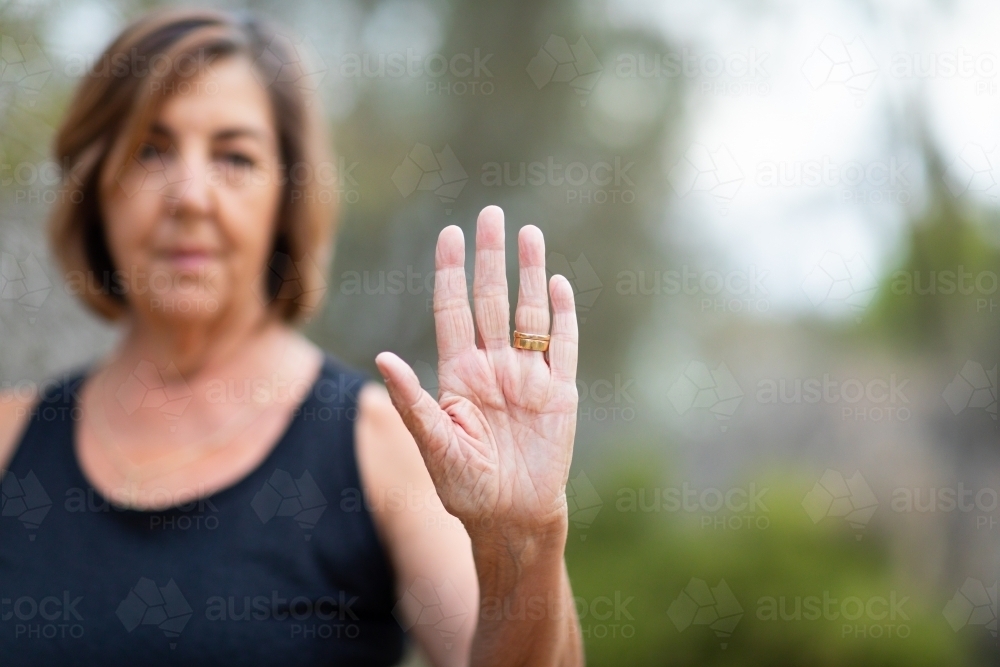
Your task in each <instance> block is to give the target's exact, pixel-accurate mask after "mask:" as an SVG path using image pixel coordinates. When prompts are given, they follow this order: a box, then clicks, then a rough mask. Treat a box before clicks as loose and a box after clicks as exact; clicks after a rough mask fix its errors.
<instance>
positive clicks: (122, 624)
mask: <svg viewBox="0 0 1000 667" xmlns="http://www.w3.org/2000/svg"><path fill="white" fill-rule="evenodd" d="M289 44H290V42H289V41H288V40H287V39H285V38H283V37H282V36H280V35H278V34H276V33H274V32H273V31H272V30H271V29H269V28H267V27H266V26H264V25H262V24H261V23H259V22H257V21H254V20H250V19H243V18H236V17H233V16H230V15H227V14H220V13H215V12H208V11H201V10H183V11H171V12H166V13H157V14H152V15H147V16H144V17H142V18H140V19H139V20H138V21H136V22H135V23H133V24H132V25H131V26H129V27H128V28H126V29H125V31H124V32H123V33H122V34H121V35H120V36H119V37H118V39H116V40H115V42H114V43H113V44H112V45H111V46H110V47H109V48H108V49H107V51H106V52H105V54H104V56H103V57H102V59H101V60H99V61H98V63H97V64H96V65H95V67H94V69H93V71H92V72H90V73H89V74H88V75H87V76H86V77H85V78H84V80H83V82H82V83H81V84H80V88H79V90H78V92H77V95H76V97H75V99H74V100H73V102H72V104H71V107H70V110H69V112H68V114H67V116H66V119H65V121H64V124H63V126H62V128H61V129H60V131H59V134H58V137H57V141H56V152H57V154H58V156H59V159H60V163H61V164H64V165H68V169H67V171H66V174H65V178H64V183H63V193H62V194H63V197H62V200H61V201H62V203H61V204H60V205H59V206H58V207H57V208H56V210H55V211H54V214H53V221H52V222H53V224H52V238H53V243H54V247H55V250H56V253H57V255H58V257H59V259H60V260H61V262H62V263H63V265H64V268H65V269H66V271H67V285H68V287H69V289H71V290H72V291H74V292H75V293H77V294H79V295H80V296H81V298H83V299H84V301H85V302H86V303H87V304H88V305H89V306H91V307H92V308H93V309H94V310H95V311H96V312H98V313H99V314H101V315H103V316H105V317H107V318H109V319H114V320H118V321H121V322H122V323H123V329H124V331H123V333H124V335H123V337H122V339H121V342H120V343H119V344H118V346H117V348H116V349H115V350H114V352H113V353H112V354H111V355H110V356H109V357H108V358H107V359H105V360H103V361H102V362H101V363H99V364H97V365H95V366H94V367H92V368H88V369H85V370H83V371H81V372H79V373H76V374H72V375H70V376H69V377H68V378H66V379H65V380H64V381H61V382H59V383H55V384H52V385H48V386H47V388H46V389H45V390H44V391H42V392H41V395H40V396H38V397H36V398H33V399H32V398H29V397H25V396H21V395H14V396H5V397H3V399H2V400H0V406H2V408H0V409H2V410H3V411H2V412H0V468H7V469H8V470H7V472H6V474H5V476H4V478H3V490H4V500H5V504H4V512H3V514H4V515H5V516H4V517H2V518H0V618H2V619H4V620H5V621H7V620H9V621H10V622H9V623H6V624H5V625H6V626H7V627H6V629H5V630H4V631H5V632H7V634H6V636H5V637H4V639H3V641H0V663H2V664H4V665H19V664H29V663H30V664H40V663H57V662H68V661H70V660H71V661H72V662H74V663H75V664H122V663H124V662H125V661H126V660H134V661H142V663H144V664H203V663H205V664H209V663H210V664H278V663H280V664H282V665H294V664H318V663H320V662H325V663H335V664H357V665H385V664H393V663H395V662H397V661H398V660H399V659H400V656H401V651H402V645H403V628H405V629H408V630H409V631H410V632H411V634H412V636H413V637H415V639H416V640H417V642H418V643H419V644H420V645H421V646H422V648H423V649H424V651H425V652H426V654H427V655H428V656H429V658H430V660H431V661H432V662H433V663H434V664H439V665H464V664H475V665H486V664H489V665H494V664H495V665H502V664H518V665H521V664H539V665H555V664H567V665H571V664H580V663H581V661H582V657H581V648H580V638H579V630H578V623H577V618H576V614H575V611H574V606H573V598H572V594H571V591H570V585H569V580H568V577H567V574H566V568H565V564H564V561H563V547H564V545H565V540H566V531H567V505H566V494H565V485H566V480H567V474H568V470H569V464H570V459H571V455H572V448H573V438H574V431H575V424H576V399H577V396H576V388H575V370H576V354H577V351H576V350H577V333H576V319H575V311H574V304H573V294H572V291H571V289H570V286H569V284H568V282H567V281H566V279H565V278H563V277H558V276H557V277H554V278H553V279H552V280H551V281H550V282H548V283H547V282H546V279H545V267H544V256H545V253H544V245H543V239H542V235H541V232H540V231H539V230H538V229H537V228H535V227H531V226H528V227H523V228H522V229H521V230H520V233H519V234H518V255H519V260H520V291H519V294H518V302H517V309H516V313H515V337H514V338H515V346H516V347H512V345H511V342H510V336H509V306H508V296H507V283H506V277H505V260H504V221H503V213H502V212H501V211H500V209H498V208H496V207H487V208H486V209H484V210H483V211H482V213H481V214H480V216H479V220H478V227H477V232H476V253H475V281H474V290H473V300H474V306H475V317H474V318H473V314H472V313H471V312H470V308H469V301H468V295H467V291H466V281H465V272H464V259H465V250H464V240H463V236H462V232H461V230H460V229H459V228H457V227H454V226H451V227H447V228H445V229H444V230H442V232H441V234H440V237H439V239H438V244H437V253H436V279H435V289H434V315H435V324H436V331H437V343H438V353H439V363H438V379H439V384H440V391H439V397H438V398H437V399H435V398H434V397H432V396H430V395H429V394H428V393H427V392H425V391H424V390H423V389H422V388H421V387H420V385H419V383H418V381H417V378H416V376H415V374H414V373H413V371H412V370H411V369H410V368H409V366H407V365H406V363H405V362H403V361H402V360H401V359H400V358H399V357H397V356H395V355H393V354H391V353H388V352H384V353H382V354H380V355H379V356H378V357H377V359H376V364H377V366H378V368H379V370H380V372H381V373H382V375H383V377H384V380H385V385H386V388H387V389H388V391H386V389H384V388H382V387H381V386H380V385H378V384H375V383H371V382H365V378H364V377H363V376H362V375H360V374H359V373H357V372H355V371H354V370H352V369H349V368H347V367H345V366H343V365H342V364H341V363H339V362H338V361H337V360H336V359H334V358H333V357H330V356H327V355H325V354H324V353H323V352H322V351H321V350H319V349H318V348H317V347H316V346H315V345H313V344H312V343H310V342H309V341H308V340H306V339H305V338H304V337H303V336H301V335H300V334H299V333H297V332H296V331H295V329H294V328H293V325H294V323H295V322H297V321H299V320H300V319H301V318H302V316H303V315H306V314H308V312H309V311H310V310H311V309H312V308H314V307H315V306H316V304H317V302H318V296H321V294H322V290H321V289H320V288H321V285H322V283H321V280H322V276H323V274H324V267H325V263H326V260H327V258H328V256H329V252H328V247H329V241H330V235H331V232H330V220H331V211H329V210H328V209H327V208H326V207H325V206H324V205H323V204H322V202H323V201H327V200H328V199H326V198H324V197H323V194H324V193H323V183H324V179H322V178H320V174H321V173H322V171H323V169H324V167H325V166H328V165H329V164H330V163H329V162H328V161H325V160H324V156H323V151H322V149H321V147H322V146H324V145H325V142H324V140H323V137H322V134H321V132H320V120H319V114H318V113H317V107H316V105H315V102H314V101H313V100H310V99H309V96H308V94H307V93H306V92H304V87H302V86H299V85H298V84H297V82H298V81H299V80H300V77H301V76H302V72H301V70H300V69H298V67H297V63H298V60H297V58H296V57H295V54H294V52H293V51H292V50H291V48H290V47H289ZM549 297H551V303H552V317H551V327H550V310H549ZM474 322H475V324H474ZM519 332H525V333H527V334H534V336H530V335H529V336H527V337H522V336H521V335H520V333H519ZM548 334H551V340H549V336H548ZM477 341H478V345H477ZM11 624H13V625H11Z"/></svg>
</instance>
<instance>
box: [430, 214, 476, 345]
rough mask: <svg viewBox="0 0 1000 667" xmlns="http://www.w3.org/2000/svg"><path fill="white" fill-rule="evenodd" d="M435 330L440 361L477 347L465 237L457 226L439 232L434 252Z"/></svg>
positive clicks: (450, 226)
mask: <svg viewBox="0 0 1000 667" xmlns="http://www.w3.org/2000/svg"><path fill="white" fill-rule="evenodd" d="M434 265H435V273H434V329H435V331H436V332H437V346H438V364H442V363H444V362H445V361H447V360H448V359H450V358H451V357H454V356H455V355H457V354H461V353H462V352H464V351H466V350H470V349H474V348H475V338H474V336H475V327H474V326H473V324H472V311H470V310H469V290H468V288H467V287H466V285H465V236H464V235H463V234H462V230H461V229H459V228H458V227H456V226H455V225H449V226H448V227H445V228H444V229H442V230H441V234H440V235H438V242H437V250H436V251H435V254H434Z"/></svg>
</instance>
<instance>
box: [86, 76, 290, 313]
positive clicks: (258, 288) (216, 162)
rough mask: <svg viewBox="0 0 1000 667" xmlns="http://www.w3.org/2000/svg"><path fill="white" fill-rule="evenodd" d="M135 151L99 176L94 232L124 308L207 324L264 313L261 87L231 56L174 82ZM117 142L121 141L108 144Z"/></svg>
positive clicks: (265, 191)
mask: <svg viewBox="0 0 1000 667" xmlns="http://www.w3.org/2000/svg"><path fill="white" fill-rule="evenodd" d="M177 90H178V92H176V93H174V94H173V95H171V96H170V97H169V98H167V99H166V100H165V101H164V103H163V105H162V106H161V108H160V111H159V114H158V116H157V119H156V121H155V122H154V123H153V125H152V127H150V128H149V130H148V133H147V134H146V137H145V139H144V140H143V142H142V145H141V147H140V149H139V150H138V151H137V152H136V153H135V154H134V155H132V156H131V157H130V158H128V159H127V160H126V161H125V162H124V163H122V162H120V161H115V160H113V159H112V160H111V161H110V163H112V164H115V163H117V164H124V166H123V167H122V168H121V169H120V170H113V169H105V173H102V175H101V193H102V197H101V201H102V212H103V215H104V223H105V235H106V238H107V243H108V247H109V250H110V253H111V258H112V260H113V262H114V265H115V268H116V269H117V271H118V272H119V283H120V284H122V285H124V288H125V289H126V290H127V293H126V294H125V297H126V299H127V301H128V303H129V305H130V307H131V309H132V310H134V311H137V312H139V313H141V314H142V315H145V316H149V317H151V318H152V319H156V320H161V321H187V322H192V321H201V322H205V321H211V320H213V319H215V318H219V317H221V316H223V315H224V314H229V315H232V314H233V313H240V312H242V313H244V314H247V311H245V310H244V309H258V310H261V311H263V309H264V303H265V302H264V294H265V286H266V278H265V269H266V264H267V262H268V260H269V254H270V252H271V251H272V243H273V239H274V233H275V220H276V217H277V213H278V207H279V203H280V198H281V186H280V178H279V176H280V152H279V146H278V137H277V134H276V131H275V126H276V125H275V120H274V116H273V111H272V108H271V103H270V100H269V98H268V95H267V92H266V91H265V90H264V88H263V87H262V86H261V85H260V84H259V83H258V82H257V80H256V78H255V77H254V75H253V71H252V69H251V65H250V63H249V62H248V61H247V60H246V59H245V58H242V57H230V58H226V59H223V60H219V61H216V62H213V63H212V66H211V67H210V68H209V69H208V70H206V71H205V72H203V73H199V75H198V76H197V77H195V78H193V79H188V80H186V81H185V82H184V83H183V84H180V85H178V86H177ZM122 150H124V147H123V142H122V141H120V142H119V144H118V145H117V146H116V147H115V148H114V149H113V151H117V154H112V156H111V157H112V158H115V157H117V156H118V154H120V152H121V151H122Z"/></svg>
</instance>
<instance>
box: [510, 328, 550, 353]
mask: <svg viewBox="0 0 1000 667" xmlns="http://www.w3.org/2000/svg"><path fill="white" fill-rule="evenodd" d="M550 340H552V336H550V335H548V334H529V333H521V332H520V331H517V330H516V329H515V330H514V347H516V348H517V349H519V350H530V351H532V352H545V351H546V350H548V349H549V341H550Z"/></svg>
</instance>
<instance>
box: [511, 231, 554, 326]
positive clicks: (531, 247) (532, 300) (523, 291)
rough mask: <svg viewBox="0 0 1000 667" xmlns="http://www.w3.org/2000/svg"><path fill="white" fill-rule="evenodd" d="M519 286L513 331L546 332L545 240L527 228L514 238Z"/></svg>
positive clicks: (538, 233)
mask: <svg viewBox="0 0 1000 667" xmlns="http://www.w3.org/2000/svg"><path fill="white" fill-rule="evenodd" d="M517 255H518V263H519V264H520V267H521V268H520V276H521V281H520V286H519V287H518V290H517V310H515V311H514V328H515V329H517V330H518V331H520V332H521V333H533V334H547V333H549V293H548V285H547V281H546V280H545V237H544V236H542V230H540V229H539V228H538V227H535V226H534V225H526V226H524V227H522V228H521V231H520V232H519V233H518V235H517Z"/></svg>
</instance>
